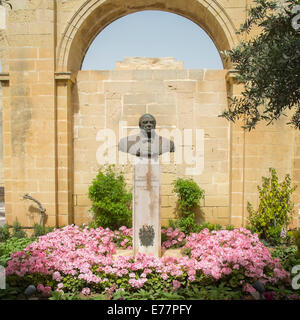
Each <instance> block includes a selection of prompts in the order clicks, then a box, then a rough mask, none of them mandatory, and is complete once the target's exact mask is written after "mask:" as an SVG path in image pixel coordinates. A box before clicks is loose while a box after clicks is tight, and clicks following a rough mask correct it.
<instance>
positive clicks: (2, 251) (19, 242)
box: [0, 237, 35, 266]
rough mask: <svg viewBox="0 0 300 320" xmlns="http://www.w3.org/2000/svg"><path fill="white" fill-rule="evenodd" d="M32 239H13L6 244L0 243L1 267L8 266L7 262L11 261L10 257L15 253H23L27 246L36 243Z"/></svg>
mask: <svg viewBox="0 0 300 320" xmlns="http://www.w3.org/2000/svg"><path fill="white" fill-rule="evenodd" d="M34 241H35V239H32V238H15V237H11V238H9V239H8V240H6V241H5V242H2V243H0V265H2V266H6V264H7V261H8V260H9V259H10V255H11V254H12V253H13V252H16V251H21V250H23V249H24V248H25V247H27V245H29V244H30V243H32V242H34Z"/></svg>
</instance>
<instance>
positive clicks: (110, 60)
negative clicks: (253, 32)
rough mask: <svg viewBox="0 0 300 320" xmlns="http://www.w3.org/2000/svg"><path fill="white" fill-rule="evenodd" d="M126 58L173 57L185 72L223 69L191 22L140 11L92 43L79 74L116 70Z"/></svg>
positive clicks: (204, 36) (213, 49)
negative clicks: (117, 63)
mask: <svg viewBox="0 0 300 320" xmlns="http://www.w3.org/2000/svg"><path fill="white" fill-rule="evenodd" d="M125 57H174V58H175V59H176V60H183V61H184V66H185V68H186V69H203V68H207V69H222V68H223V66H222V62H221V59H220V55H219V53H218V51H217V49H216V47H215V45H214V43H213V42H212V40H211V39H210V38H209V36H208V35H207V34H206V33H205V31H204V30H203V29H201V28H200V27H199V26H198V25H196V24H195V23H194V22H192V21H190V20H188V19H186V18H184V17H182V16H179V15H176V14H172V13H167V12H162V11H141V12H137V13H133V14H130V15H127V16H125V17H123V18H120V19H118V20H116V21H114V22H112V23H111V24H110V25H108V26H107V27H106V28H105V29H104V30H102V32H100V33H99V34H98V36H97V37H96V38H95V40H94V41H93V42H92V44H91V46H90V48H89V49H88V51H87V54H86V56H85V58H84V61H83V65H82V70H92V69H100V70H109V69H115V63H116V61H121V60H123V59H124V58H125Z"/></svg>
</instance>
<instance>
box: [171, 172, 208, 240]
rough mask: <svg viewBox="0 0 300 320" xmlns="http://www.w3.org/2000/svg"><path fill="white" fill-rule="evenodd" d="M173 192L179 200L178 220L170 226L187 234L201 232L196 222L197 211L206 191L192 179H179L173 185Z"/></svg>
mask: <svg viewBox="0 0 300 320" xmlns="http://www.w3.org/2000/svg"><path fill="white" fill-rule="evenodd" d="M173 185H174V188H173V192H174V193H176V195H177V199H178V220H177V221H176V222H175V223H172V222H171V224H170V227H173V228H174V227H177V228H179V230H180V231H182V232H184V233H185V234H190V233H191V232H199V231H200V229H199V225H198V224H197V223H196V222H195V210H196V209H197V208H199V207H200V200H201V199H204V194H205V192H204V190H203V189H201V188H200V187H199V186H198V184H197V183H196V182H195V181H193V180H192V179H183V178H178V179H177V180H175V181H174V183H173Z"/></svg>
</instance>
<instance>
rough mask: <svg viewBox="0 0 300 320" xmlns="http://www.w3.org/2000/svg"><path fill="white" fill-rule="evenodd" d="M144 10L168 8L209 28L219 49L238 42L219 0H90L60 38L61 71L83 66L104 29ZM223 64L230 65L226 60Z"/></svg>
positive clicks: (58, 55) (57, 66) (73, 18)
mask: <svg viewBox="0 0 300 320" xmlns="http://www.w3.org/2000/svg"><path fill="white" fill-rule="evenodd" d="M143 10H160V11H167V12H171V13H175V14H179V15H182V16H184V17H185V18H187V19H190V20H191V21H193V22H194V23H196V24H197V25H199V26H200V27H201V28H203V29H204V30H205V31H206V32H207V34H208V35H209V36H210V37H211V39H212V40H213V42H214V43H215V45H216V47H217V49H218V50H219V51H222V50H228V49H230V48H232V47H233V46H234V44H235V43H236V42H237V36H236V34H235V31H236V28H235V26H234V24H233V22H232V20H231V19H230V17H229V16H228V14H227V13H226V11H225V9H224V8H223V7H222V6H221V5H220V4H219V2H218V1H216V0H212V1H209V0H188V1H165V0H148V1H143V0H135V1H126V2H124V1H120V0H104V1H97V0H88V1H86V2H85V3H84V4H83V5H82V6H81V7H80V8H79V9H78V10H77V11H76V13H75V14H74V15H73V16H72V18H71V19H70V21H69V22H68V24H67V26H66V28H65V31H64V33H63V35H62V38H61V39H60V42H59V47H58V52H57V62H56V69H57V71H58V72H66V71H71V72H74V71H77V70H80V68H81V64H82V61H83V58H84V56H85V53H86V51H87V49H88V48H89V46H90V44H91V43H92V41H93V40H94V38H95V37H96V36H97V35H98V34H99V32H101V30H103V29H104V28H105V27H106V26H107V25H108V24H110V23H111V22H113V21H114V20H116V19H118V18H121V17H123V16H125V15H127V14H130V13H134V12H137V11H143ZM223 65H224V68H225V69H228V68H229V65H228V63H227V62H226V61H224V60H223Z"/></svg>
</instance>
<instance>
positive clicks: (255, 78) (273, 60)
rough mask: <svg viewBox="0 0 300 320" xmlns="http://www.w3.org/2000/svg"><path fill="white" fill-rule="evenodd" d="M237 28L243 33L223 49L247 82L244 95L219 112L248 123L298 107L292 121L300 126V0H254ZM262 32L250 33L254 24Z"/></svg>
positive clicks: (271, 118) (274, 117)
mask: <svg viewBox="0 0 300 320" xmlns="http://www.w3.org/2000/svg"><path fill="white" fill-rule="evenodd" d="M254 3H255V6H252V7H251V8H250V10H249V14H248V18H247V20H246V22H245V23H244V24H243V25H242V26H241V28H240V30H239V33H240V34H242V35H243V36H245V39H247V40H244V41H242V42H241V43H240V44H239V45H238V46H237V47H236V48H234V49H232V50H229V51H227V52H224V54H225V57H228V58H229V59H230V61H231V62H232V63H233V67H234V69H235V70H236V78H237V81H238V82H239V83H243V84H244V90H243V92H242V94H241V96H239V97H237V96H235V97H233V98H232V97H231V103H230V105H229V109H228V110H226V111H224V112H223V114H222V115H221V116H223V117H225V118H226V119H228V120H231V121H235V120H237V119H239V118H242V119H244V128H246V129H249V130H251V129H253V128H255V126H256V125H257V123H258V122H259V121H265V122H266V123H267V124H270V123H272V122H273V121H274V120H277V119H279V117H280V116H281V115H285V112H286V111H288V110H291V109H294V114H293V116H292V118H291V120H290V122H289V124H291V125H293V126H294V127H295V128H297V129H299V128H300V104H299V101H300V86H299V83H300V64H299V60H300V37H299V31H300V30H296V28H295V27H293V25H292V22H293V19H294V18H295V16H296V13H295V12H293V8H295V7H296V5H300V1H299V0H286V1H278V0H254ZM254 28H258V29H259V30H260V32H259V33H258V34H257V35H256V36H254V37H248V34H249V33H250V31H252V29H254Z"/></svg>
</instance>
